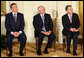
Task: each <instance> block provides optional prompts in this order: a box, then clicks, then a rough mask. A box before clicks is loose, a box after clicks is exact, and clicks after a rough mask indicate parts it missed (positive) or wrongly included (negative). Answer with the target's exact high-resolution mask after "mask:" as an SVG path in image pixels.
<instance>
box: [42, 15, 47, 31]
mask: <svg viewBox="0 0 84 58" xmlns="http://www.w3.org/2000/svg"><path fill="white" fill-rule="evenodd" d="M42 21H43V28H42V30H43V31H46V29H45V17H44V16H43V15H42Z"/></svg>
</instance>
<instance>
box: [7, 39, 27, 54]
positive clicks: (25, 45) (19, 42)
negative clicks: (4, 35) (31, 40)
mask: <svg viewBox="0 0 84 58" xmlns="http://www.w3.org/2000/svg"><path fill="white" fill-rule="evenodd" d="M15 39H17V38H14V39H13V40H15ZM13 40H12V41H13ZM17 40H18V43H20V40H19V39H17ZM14 44H16V42H13V43H12V46H14ZM5 49H6V55H8V46H7V40H5ZM24 54H26V44H25V46H24Z"/></svg>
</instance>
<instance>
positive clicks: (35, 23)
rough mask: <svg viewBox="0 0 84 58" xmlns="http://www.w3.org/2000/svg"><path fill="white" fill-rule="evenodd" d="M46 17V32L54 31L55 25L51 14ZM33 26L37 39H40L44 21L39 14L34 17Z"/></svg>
mask: <svg viewBox="0 0 84 58" xmlns="http://www.w3.org/2000/svg"><path fill="white" fill-rule="evenodd" d="M44 16H45V22H44V23H45V28H46V31H49V30H51V31H53V23H52V19H51V16H50V15H49V14H47V13H46V14H44ZM33 26H34V28H35V37H38V36H39V35H40V34H41V31H42V27H43V21H42V18H41V16H40V14H37V15H35V16H34V17H33Z"/></svg>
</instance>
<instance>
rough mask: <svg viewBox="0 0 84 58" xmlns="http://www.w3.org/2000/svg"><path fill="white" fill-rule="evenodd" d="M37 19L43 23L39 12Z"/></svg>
mask: <svg viewBox="0 0 84 58" xmlns="http://www.w3.org/2000/svg"><path fill="white" fill-rule="evenodd" d="M39 19H40V20H39V21H41V23H42V24H43V21H42V18H41V16H40V14H39Z"/></svg>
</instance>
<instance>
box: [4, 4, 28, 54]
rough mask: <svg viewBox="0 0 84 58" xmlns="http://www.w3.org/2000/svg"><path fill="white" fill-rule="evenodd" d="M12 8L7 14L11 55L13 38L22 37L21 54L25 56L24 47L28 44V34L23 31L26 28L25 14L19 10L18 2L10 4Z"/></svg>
mask: <svg viewBox="0 0 84 58" xmlns="http://www.w3.org/2000/svg"><path fill="white" fill-rule="evenodd" d="M10 8H11V10H12V12H11V13H9V14H7V15H6V20H5V27H6V31H7V32H6V37H7V43H8V47H9V56H12V39H13V38H18V39H20V42H21V43H20V51H19V53H20V55H21V56H23V55H24V54H23V48H24V46H25V44H26V39H27V37H26V35H25V33H24V31H23V29H24V16H23V14H22V13H19V12H18V8H17V4H16V3H12V4H11V5H10Z"/></svg>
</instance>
